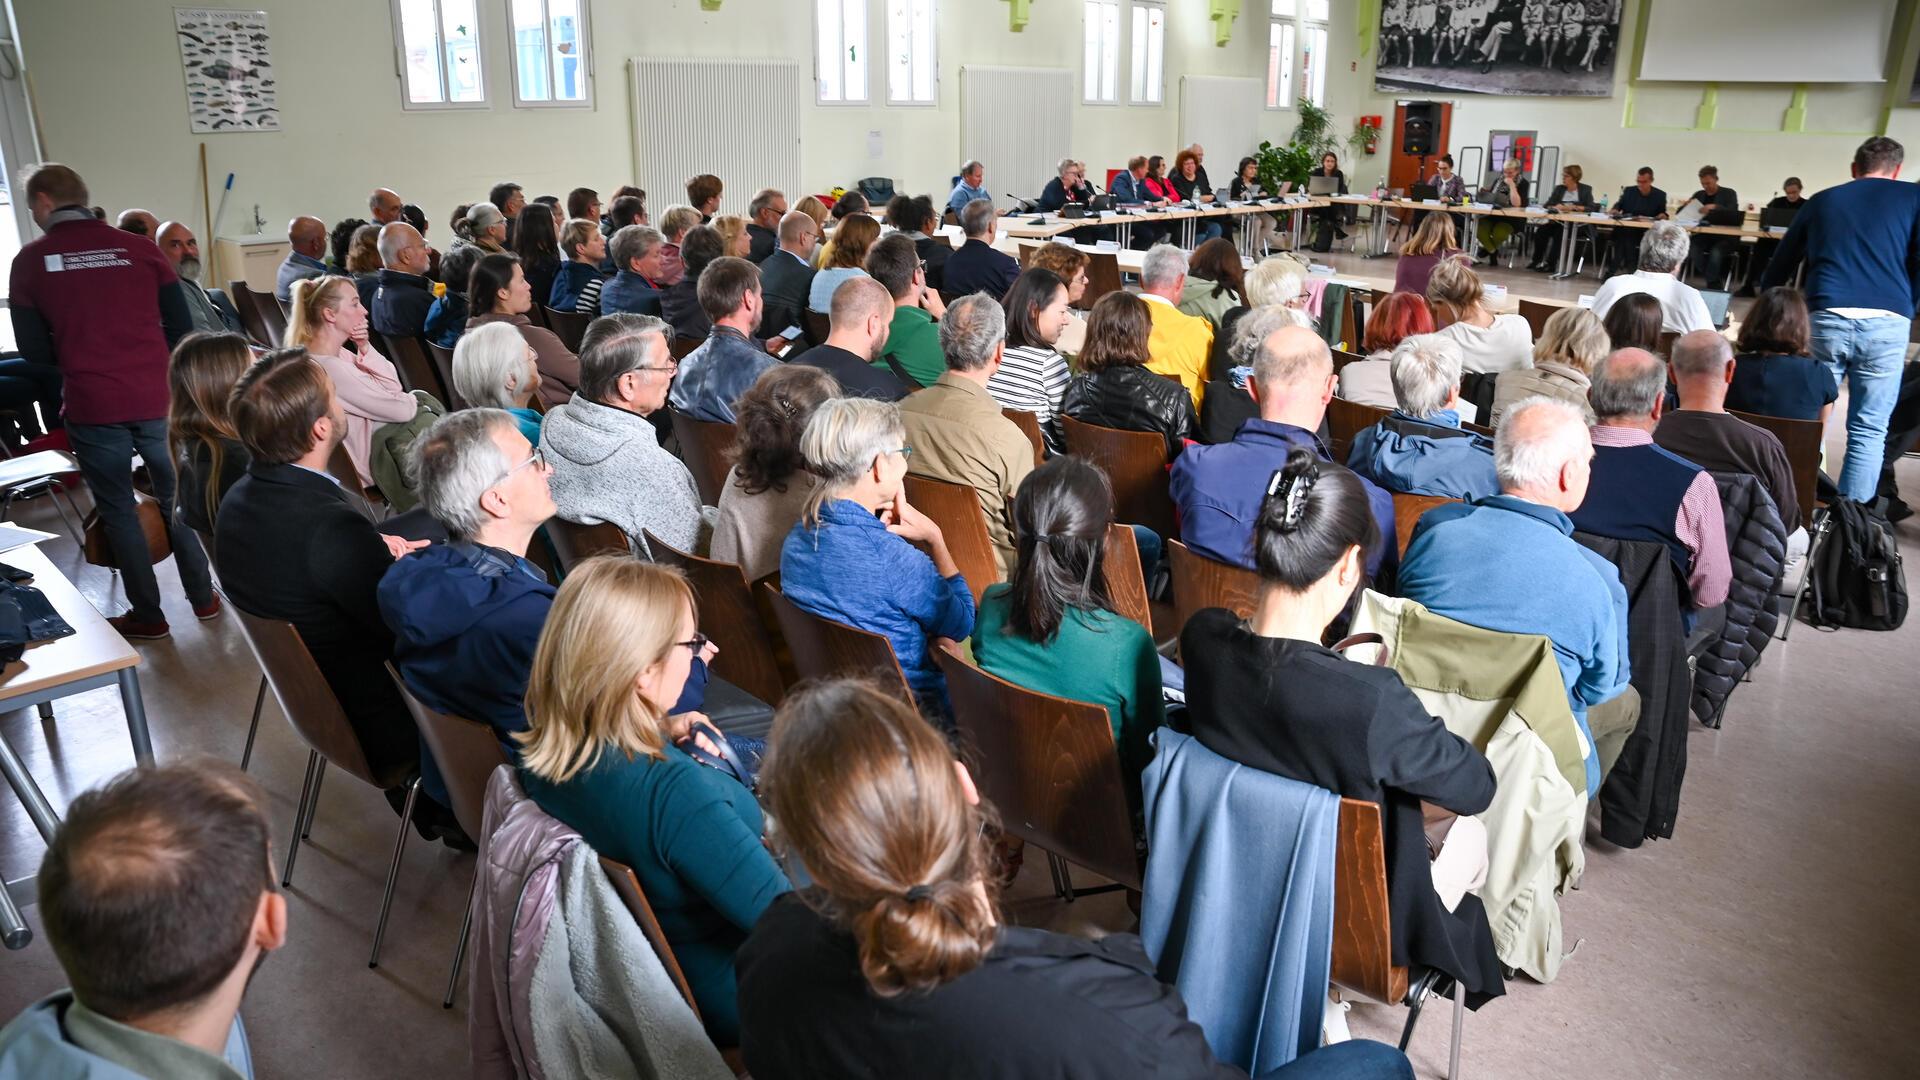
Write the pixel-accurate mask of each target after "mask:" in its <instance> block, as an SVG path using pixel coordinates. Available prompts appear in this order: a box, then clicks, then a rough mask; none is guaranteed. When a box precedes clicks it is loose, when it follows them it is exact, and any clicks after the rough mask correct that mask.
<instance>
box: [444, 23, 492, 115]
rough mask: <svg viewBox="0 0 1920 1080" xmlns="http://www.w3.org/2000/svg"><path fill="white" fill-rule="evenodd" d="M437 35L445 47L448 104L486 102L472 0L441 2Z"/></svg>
mask: <svg viewBox="0 0 1920 1080" xmlns="http://www.w3.org/2000/svg"><path fill="white" fill-rule="evenodd" d="M440 33H441V36H442V38H443V39H444V40H445V41H446V43H447V100H448V101H485V100H486V99H487V90H486V84H485V82H484V81H482V79H481V75H480V18H479V14H478V13H477V12H476V11H474V0H440Z"/></svg>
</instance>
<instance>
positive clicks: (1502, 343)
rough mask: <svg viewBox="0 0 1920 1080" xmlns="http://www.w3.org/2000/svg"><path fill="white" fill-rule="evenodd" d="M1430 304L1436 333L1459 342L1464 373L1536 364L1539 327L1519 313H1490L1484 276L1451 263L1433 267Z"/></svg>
mask: <svg viewBox="0 0 1920 1080" xmlns="http://www.w3.org/2000/svg"><path fill="white" fill-rule="evenodd" d="M1427 306H1428V307H1430V308H1432V309H1433V324H1434V325H1435V326H1437V327H1439V329H1438V330H1436V331H1435V333H1438V334H1441V335H1443V336H1446V337H1450V338H1452V339H1453V340H1454V341H1456V342H1459V344H1460V358H1461V361H1462V366H1461V369H1460V370H1462V371H1463V372H1467V373H1469V374H1472V373H1476V372H1500V371H1510V370H1512V369H1514V368H1523V367H1531V366H1533V327H1531V326H1528V325H1527V320H1525V319H1523V318H1521V317H1520V316H1518V315H1495V314H1494V313H1493V312H1492V311H1490V310H1488V308H1487V294H1486V290H1485V288H1484V287H1483V286H1482V285H1481V284H1480V275H1479V274H1476V273H1474V272H1473V269H1472V268H1471V267H1469V266H1467V265H1466V264H1465V263H1462V262H1457V261H1452V260H1449V261H1446V262H1442V263H1441V264H1440V265H1438V266H1436V267H1434V268H1433V277H1432V278H1431V279H1430V280H1429V281H1428V282H1427Z"/></svg>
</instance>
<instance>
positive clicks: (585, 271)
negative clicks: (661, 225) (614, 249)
mask: <svg viewBox="0 0 1920 1080" xmlns="http://www.w3.org/2000/svg"><path fill="white" fill-rule="evenodd" d="M662 246H663V247H664V246H665V245H664V243H663V244H662ZM560 253H561V254H562V255H564V256H566V261H565V262H563V263H561V264H560V270H559V272H558V273H556V274H554V276H553V291H552V292H549V293H548V294H547V298H546V304H547V306H548V307H550V308H552V309H553V310H555V311H571V312H573V313H574V314H576V315H598V314H600V290H601V289H603V288H605V287H606V284H607V279H606V277H605V276H603V275H602V274H601V272H600V263H601V262H602V261H604V260H605V259H606V258H607V238H606V236H605V235H604V234H603V233H601V231H600V223H599V222H597V221H593V220H591V219H589V218H573V219H571V220H569V221H568V222H567V224H566V225H565V227H563V228H562V229H561V230H560Z"/></svg>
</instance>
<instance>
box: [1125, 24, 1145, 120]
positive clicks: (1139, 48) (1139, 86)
mask: <svg viewBox="0 0 1920 1080" xmlns="http://www.w3.org/2000/svg"><path fill="white" fill-rule="evenodd" d="M1127 71H1128V72H1129V73H1130V77H1131V79H1132V83H1131V84H1130V93H1131V95H1132V99H1133V100H1134V101H1145V100H1146V99H1147V9H1146V8H1144V7H1141V6H1140V5H1138V4H1135V5H1134V7H1133V63H1132V64H1130V65H1128V67H1127Z"/></svg>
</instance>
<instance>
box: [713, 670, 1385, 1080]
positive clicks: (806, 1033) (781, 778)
mask: <svg viewBox="0 0 1920 1080" xmlns="http://www.w3.org/2000/svg"><path fill="white" fill-rule="evenodd" d="M773 723H774V749H773V752H772V753H771V754H770V755H769V756H768V758H767V764H766V769H765V772H764V774H763V776H764V780H763V786H764V788H765V791H766V798H767V808H768V810H769V811H770V812H771V813H772V815H773V817H774V819H775V820H777V821H778V822H779V823H780V829H779V832H778V836H777V843H778V844H779V846H780V848H781V850H782V853H783V855H784V857H785V858H786V859H788V860H789V865H792V866H796V867H798V866H804V867H806V871H807V876H808V877H809V878H810V879H811V882H812V883H811V885H809V886H808V887H807V888H805V889H804V890H802V891H800V892H795V893H790V894H788V895H786V896H782V897H780V898H779V899H777V900H775V901H774V902H773V903H772V904H771V905H770V906H769V907H768V909H767V913H766V915H765V916H764V917H763V918H762V919H761V920H760V922H759V923H757V924H756V925H755V926H754V928H753V933H752V934H751V935H749V936H748V938H747V942H746V944H745V945H744V946H742V948H741V950H740V954H739V965H738V966H739V972H740V997H739V1002H740V1016H741V1021H742V1022H741V1030H742V1034H743V1036H744V1038H743V1040H742V1043H741V1047H740V1049H741V1054H742V1057H743V1058H744V1059H745V1064H746V1066H747V1068H748V1070H749V1071H750V1072H752V1074H753V1075H754V1076H756V1077H759V1078H761V1080H798V1078H801V1077H818V1076H925V1075H934V1074H938V1075H943V1076H994V1077H1002V1078H1007V1080H1028V1078H1034V1080H1037V1078H1041V1077H1049V1078H1051V1077H1063V1076H1115V1077H1118V1076H1154V1077H1166V1078H1173V1080H1202V1078H1211V1080H1230V1078H1232V1077H1236V1076H1243V1075H1244V1074H1242V1073H1240V1072H1239V1071H1238V1070H1235V1069H1234V1068H1232V1067H1231V1066H1229V1065H1225V1064H1222V1063H1220V1062H1219V1061H1216V1060H1215V1059H1214V1057H1213V1053H1212V1051H1211V1049H1210V1048H1209V1046H1208V1044H1207V1037H1206V1033H1205V1032H1203V1031H1202V1030H1201V1029H1200V1027H1199V1026H1198V1025H1197V1024H1195V1023H1194V1022H1193V1021H1191V1020H1190V1019H1188V1017H1187V1010H1186V1005H1185V1003H1184V1002H1183V1001H1182V1000H1181V997H1180V992H1179V991H1178V990H1177V989H1174V988H1173V987H1171V986H1168V985H1166V984H1165V983H1162V982H1159V981H1158V980H1157V979H1156V978H1155V977H1154V973H1153V962H1152V961H1151V960H1149V959H1148V958H1147V955H1146V952H1145V950H1144V949H1143V948H1142V947H1141V944H1140V939H1139V938H1138V937H1136V936H1134V935H1132V934H1111V935H1108V936H1106V937H1104V938H1102V939H1100V940H1099V941H1090V940H1087V939H1085V938H1078V937H1069V936H1066V935H1064V934H1056V933H1053V932H1051V931H1046V930H1037V929H1031V928H1027V927H1018V926H1008V925H1005V923H1004V921H1003V919H1002V916H1001V914H1000V909H999V902H998V896H997V892H998V890H997V888H996V887H995V884H994V870H993V860H992V852H991V850H990V847H989V842H988V839H987V837H988V835H989V833H988V830H989V828H990V827H991V825H992V823H993V816H992V813H991V811H990V810H988V809H986V808H984V807H982V806H981V803H980V794H979V791H978V790H977V789H976V787H975V786H974V783H973V778H972V776H971V775H970V774H969V773H968V772H967V768H966V766H965V765H963V764H961V763H960V762H959V761H958V760H956V759H955V758H954V754H953V751H952V749H950V748H949V747H948V745H947V743H946V741H945V740H944V739H942V738H941V737H940V735H939V734H938V733H937V732H935V731H934V730H933V729H931V728H930V727H928V726H927V725H926V724H925V723H924V722H922V721H921V720H920V718H919V717H917V716H915V715H914V714H913V713H912V711H911V710H909V709H907V708H906V707H905V706H904V705H902V704H900V703H899V702H898V701H896V700H894V699H893V698H891V697H889V696H887V695H886V694H885V693H884V692H882V691H881V690H879V689H877V688H876V687H874V686H873V685H871V684H869V683H866V682H862V681H859V680H852V679H839V680H834V681H831V682H824V683H819V684H816V685H814V686H811V687H807V688H805V689H802V690H798V691H796V692H794V693H792V694H790V695H788V697H787V699H786V701H785V702H783V703H782V704H781V706H780V711H779V713H778V714H777V715H776V716H775V717H774V722H773ZM936 1062H937V1063H938V1066H937V1067H935V1066H934V1065H933V1063H936ZM1296 1070H1297V1072H1296ZM1294 1075H1299V1076H1300V1077H1301V1078H1302V1080H1305V1078H1306V1077H1307V1076H1317V1077H1336V1076H1337V1077H1342V1078H1345V1080H1386V1078H1389V1077H1395V1078H1399V1077H1410V1076H1411V1075H1412V1072H1411V1070H1410V1069H1409V1068H1408V1066H1407V1062H1406V1058H1405V1057H1404V1056H1403V1055H1401V1054H1400V1053H1399V1052H1398V1051H1396V1050H1394V1049H1393V1048H1392V1047H1390V1046H1386V1045H1384V1044H1381V1043H1377V1042H1368V1041H1366V1040H1354V1041H1351V1042H1346V1043H1342V1044H1340V1045H1338V1046H1332V1047H1328V1048H1326V1049H1324V1050H1316V1051H1314V1052H1313V1053H1312V1054H1310V1055H1308V1056H1307V1057H1306V1058H1304V1059H1302V1061H1301V1062H1300V1063H1299V1064H1297V1065H1289V1066H1285V1067H1283V1068H1281V1069H1280V1070H1279V1071H1278V1072H1276V1073H1271V1074H1269V1076H1270V1077H1273V1078H1274V1080H1285V1078H1287V1077H1291V1076H1294Z"/></svg>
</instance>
